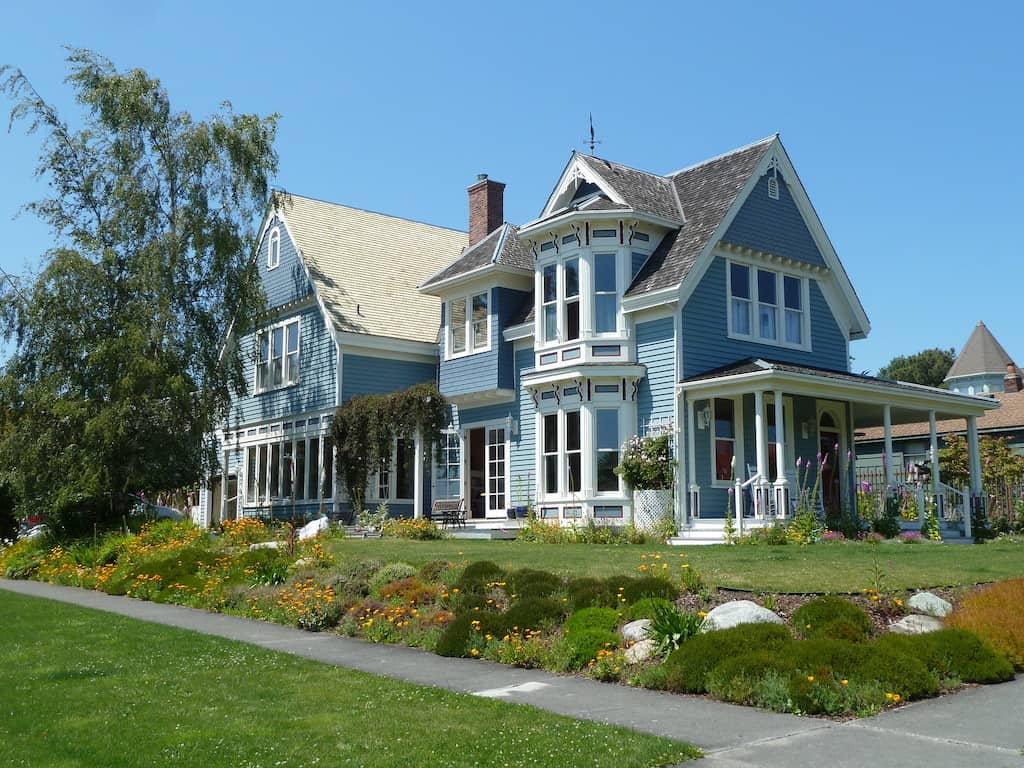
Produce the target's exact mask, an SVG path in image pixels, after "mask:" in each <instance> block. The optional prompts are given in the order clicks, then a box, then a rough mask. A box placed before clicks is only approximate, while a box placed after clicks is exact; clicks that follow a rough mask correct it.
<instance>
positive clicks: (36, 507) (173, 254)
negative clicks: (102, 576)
mask: <svg viewBox="0 0 1024 768" xmlns="http://www.w3.org/2000/svg"><path fill="white" fill-rule="evenodd" d="M67 61H68V64H69V74H68V78H67V82H68V83H70V85H71V86H72V88H73V89H74V91H75V95H76V98H77V102H78V104H79V105H80V106H81V107H82V109H83V111H84V116H83V122H84V126H83V128H82V129H81V130H72V129H71V128H70V127H69V126H68V124H67V123H66V122H65V121H64V120H63V118H62V117H61V116H60V115H59V114H58V112H57V110H56V109H55V108H54V107H53V106H51V105H50V104H49V103H48V102H47V101H45V100H44V99H43V98H42V97H41V96H40V95H39V94H38V93H37V92H36V90H35V88H34V87H33V86H32V84H31V82H30V81H29V80H28V79H27V78H26V77H25V75H24V74H23V73H22V72H21V71H20V70H18V69H14V68H11V67H9V66H4V67H0V90H2V91H3V92H4V93H5V94H6V95H7V96H8V97H10V98H11V99H12V101H13V104H14V106H13V109H12V111H11V123H12V124H13V123H14V122H18V121H25V122H26V123H27V126H28V131H29V132H30V133H38V134H40V135H41V136H42V148H41V153H40V159H39V165H38V168H37V173H38V175H39V176H40V177H42V178H44V179H46V180H47V181H48V183H49V184H50V187H51V190H52V194H51V196H50V197H49V198H47V199H44V200H40V201H38V202H35V203H32V204H30V205H29V206H28V209H29V210H30V211H32V212H34V213H35V214H36V215H38V216H39V217H40V218H41V219H42V220H43V221H45V222H46V223H47V224H49V225H50V228H51V230H52V233H53V238H54V247H53V248H52V249H51V250H50V251H48V252H47V253H45V254H44V255H43V256H42V260H41V264H40V269H39V272H38V274H37V275H36V276H35V277H34V279H33V280H31V281H26V283H25V284H23V285H22V286H16V285H11V284H8V285H6V287H4V288H3V289H0V312H2V318H0V332H2V333H3V334H4V335H5V336H6V337H7V338H8V339H12V340H13V341H14V342H15V352H14V354H13V357H12V358H11V360H10V361H9V363H8V365H7V367H6V370H5V371H4V374H3V376H2V377H0V407H4V406H6V408H7V409H9V412H10V414H11V427H10V429H9V431H8V432H7V433H6V434H5V435H3V436H2V438H0V467H4V468H5V470H6V472H7V474H8V477H9V478H11V479H13V481H14V484H15V485H16V490H17V492H18V493H17V495H18V496H19V497H20V498H21V499H22V504H23V505H24V507H25V511H26V512H28V511H37V512H42V513H45V514H48V515H50V520H51V523H52V524H53V525H54V527H55V528H57V529H60V528H67V529H69V530H70V529H72V528H75V527H88V528H89V529H91V525H92V523H93V522H98V523H100V524H103V523H104V522H106V521H108V520H109V519H110V518H112V517H115V518H116V517H119V515H120V513H121V512H122V511H123V509H124V506H125V505H126V504H127V503H128V502H127V500H126V498H125V494H126V493H127V492H131V491H135V490H139V489H144V490H146V491H149V492H158V491H164V490H169V489H173V488H176V487H181V486H183V485H189V484H191V483H193V482H194V481H195V479H196V478H197V477H198V476H199V474H200V472H201V470H202V469H203V467H204V464H207V463H210V462H212V461H213V460H214V457H213V455H212V451H211V450H209V449H210V448H211V446H204V445H203V444H202V437H203V435H205V434H208V433H209V432H210V431H211V430H212V428H213V427H214V426H215V425H216V424H217V423H218V422H219V421H220V420H221V419H222V418H223V416H224V415H225V414H226V409H227V406H228V403H229V400H230V395H231V393H232V392H240V391H244V388H245V382H244V380H243V376H242V363H243V361H242V359H241V355H240V354H239V351H238V349H237V347H235V346H233V345H228V346H227V347H225V346H224V339H225V332H226V331H227V329H228V328H229V327H230V328H231V329H232V330H233V333H234V335H235V337H237V336H238V335H241V334H243V333H245V332H246V331H247V330H248V329H249V328H250V327H251V323H252V322H253V320H254V319H255V318H257V317H258V315H259V313H260V311H261V309H262V307H263V294H262V290H261V287H260V284H259V281H258V275H257V274H256V272H255V270H254V268H253V264H252V253H253V249H254V245H255V233H254V231H253V227H254V224H255V222H257V221H258V219H259V217H260V216H262V214H263V213H264V211H265V210H266V209H267V206H268V203H269V202H270V200H271V195H270V189H269V181H268V179H269V178H270V176H271V175H272V174H273V173H275V171H276V169H277V156H276V154H275V152H274V149H273V140H274V135H275V132H276V121H277V117H276V116H271V117H266V118H261V117H259V116H257V115H249V114H236V113H235V112H233V111H232V109H231V107H230V105H229V104H225V105H224V108H223V110H222V111H221V112H220V113H218V114H216V115H215V116H213V117H211V118H210V119H208V120H206V121H196V120H194V119H193V118H192V117H191V115H189V114H188V113H187V112H179V111H175V110H173V109H172V107H171V102H170V99H169V97H168V94H167V92H166V91H165V90H164V88H163V86H162V85H161V84H160V81H159V80H157V79H155V78H152V77H150V76H149V75H147V74H146V73H145V72H143V71H142V70H138V69H134V70H129V71H118V70H116V69H115V68H114V66H113V65H112V64H111V62H110V61H108V60H107V59H105V58H104V57H102V56H99V55H97V54H95V53H92V52H91V51H86V50H79V49H70V50H69V55H68V58H67Z"/></svg>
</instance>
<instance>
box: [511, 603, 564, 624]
mask: <svg viewBox="0 0 1024 768" xmlns="http://www.w3.org/2000/svg"><path fill="white" fill-rule="evenodd" d="M564 615H565V604H564V603H562V602H561V601H560V600H552V599H551V598H549V597H524V598H522V599H520V600H516V601H515V602H514V603H512V605H511V607H510V608H509V609H508V610H507V611H505V613H504V615H503V619H504V621H505V627H506V628H508V629H518V630H519V631H520V632H522V631H525V630H527V629H542V628H544V627H545V626H547V625H549V624H551V623H552V622H554V621H555V620H557V619H561V618H562V616H564Z"/></svg>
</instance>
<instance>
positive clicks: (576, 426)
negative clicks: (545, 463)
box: [565, 411, 583, 493]
mask: <svg viewBox="0 0 1024 768" xmlns="http://www.w3.org/2000/svg"><path fill="white" fill-rule="evenodd" d="M582 459H583V454H582V443H581V440H580V412H579V411H566V413H565V488H566V490H567V491H568V492H569V493H579V492H580V489H581V488H582V487H583V462H582Z"/></svg>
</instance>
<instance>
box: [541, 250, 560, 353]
mask: <svg viewBox="0 0 1024 768" xmlns="http://www.w3.org/2000/svg"><path fill="white" fill-rule="evenodd" d="M541 283H542V306H543V310H542V312H543V319H544V341H546V342H554V341H558V265H557V264H548V265H547V266H546V267H544V271H543V272H542V273H541Z"/></svg>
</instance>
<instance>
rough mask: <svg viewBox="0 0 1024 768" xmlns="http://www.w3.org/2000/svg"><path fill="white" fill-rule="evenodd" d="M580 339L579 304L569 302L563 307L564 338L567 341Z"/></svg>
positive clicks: (577, 301)
mask: <svg viewBox="0 0 1024 768" xmlns="http://www.w3.org/2000/svg"><path fill="white" fill-rule="evenodd" d="M579 337H580V302H579V300H578V299H577V300H576V301H570V302H568V303H567V304H566V305H565V338H566V339H567V340H569V341H571V340H572V339H578V338H579Z"/></svg>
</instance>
